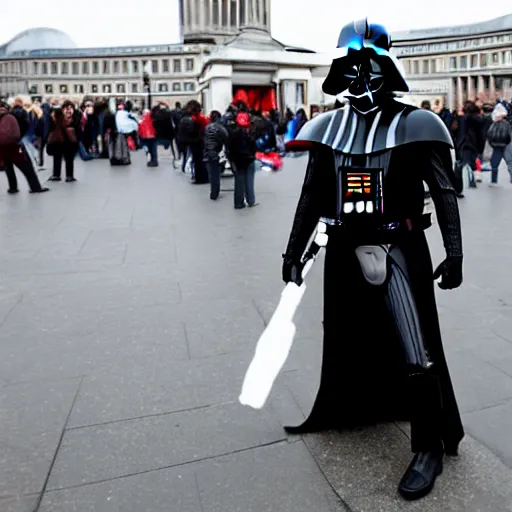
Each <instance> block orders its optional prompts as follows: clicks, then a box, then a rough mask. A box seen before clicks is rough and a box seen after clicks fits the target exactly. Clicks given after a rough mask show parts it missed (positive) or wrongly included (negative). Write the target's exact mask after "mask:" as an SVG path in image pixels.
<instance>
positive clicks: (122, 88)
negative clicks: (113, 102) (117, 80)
mask: <svg viewBox="0 0 512 512" xmlns="http://www.w3.org/2000/svg"><path fill="white" fill-rule="evenodd" d="M116 90H117V92H119V93H121V94H124V93H126V87H125V85H124V84H117V86H116Z"/></svg>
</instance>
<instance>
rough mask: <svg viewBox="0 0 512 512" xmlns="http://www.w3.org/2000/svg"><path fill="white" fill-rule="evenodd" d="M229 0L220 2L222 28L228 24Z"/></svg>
mask: <svg viewBox="0 0 512 512" xmlns="http://www.w3.org/2000/svg"><path fill="white" fill-rule="evenodd" d="M229 2H230V0H222V26H223V27H227V26H228V24H229V22H228V5H229Z"/></svg>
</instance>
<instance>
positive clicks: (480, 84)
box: [476, 75, 485, 94]
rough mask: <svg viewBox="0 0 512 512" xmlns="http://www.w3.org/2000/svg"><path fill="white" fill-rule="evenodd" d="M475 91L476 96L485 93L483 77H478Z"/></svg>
mask: <svg viewBox="0 0 512 512" xmlns="http://www.w3.org/2000/svg"><path fill="white" fill-rule="evenodd" d="M476 89H477V92H478V94H482V93H483V92H485V84H484V77H483V76H482V75H478V78H477V86H476Z"/></svg>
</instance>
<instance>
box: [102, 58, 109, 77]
mask: <svg viewBox="0 0 512 512" xmlns="http://www.w3.org/2000/svg"><path fill="white" fill-rule="evenodd" d="M103 73H104V74H106V75H108V74H109V73H110V61H109V60H104V61H103Z"/></svg>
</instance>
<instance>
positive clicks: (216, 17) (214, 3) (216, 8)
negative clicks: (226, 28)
mask: <svg viewBox="0 0 512 512" xmlns="http://www.w3.org/2000/svg"><path fill="white" fill-rule="evenodd" d="M219 1H220V0H213V1H212V6H213V20H212V21H213V26H214V27H215V26H218V25H219V24H220V20H219ZM242 3H243V2H242Z"/></svg>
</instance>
